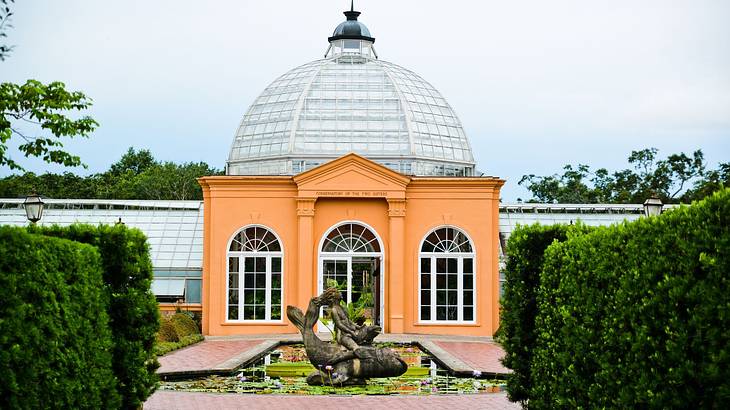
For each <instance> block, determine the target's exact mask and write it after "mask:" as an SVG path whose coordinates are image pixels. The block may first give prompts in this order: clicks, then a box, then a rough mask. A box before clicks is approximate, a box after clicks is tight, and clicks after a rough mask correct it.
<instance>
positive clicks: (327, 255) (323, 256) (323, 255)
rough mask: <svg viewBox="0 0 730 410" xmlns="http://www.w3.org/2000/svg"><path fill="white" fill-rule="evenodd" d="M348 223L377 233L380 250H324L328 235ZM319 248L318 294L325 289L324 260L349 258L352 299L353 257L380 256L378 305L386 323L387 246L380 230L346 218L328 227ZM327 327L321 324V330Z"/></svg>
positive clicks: (349, 284) (382, 322) (349, 296)
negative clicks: (379, 232)
mask: <svg viewBox="0 0 730 410" xmlns="http://www.w3.org/2000/svg"><path fill="white" fill-rule="evenodd" d="M347 224H356V225H361V226H363V227H365V228H366V229H368V230H369V231H370V232H371V233H372V234H373V235H375V239H376V241H377V243H378V246H379V247H380V252H323V251H322V249H323V247H324V244H325V242H326V240H327V237H328V236H329V235H330V233H332V231H334V230H335V229H337V228H339V227H340V226H343V225H347ZM317 250H318V254H319V255H318V258H317V259H318V261H317V294H318V295H319V294H322V292H323V291H324V285H325V284H324V261H325V260H347V272H348V275H347V276H348V279H347V281H348V286H347V287H348V290H347V294H348V300H350V299H351V295H352V289H351V287H352V286H351V285H352V282H351V281H352V278H351V272H352V258H353V257H360V256H362V257H373V258H379V259H380V306H378V309H380V320H381V326H382V325H383V324H384V323H385V321H386V319H385V284H386V283H387V282H386V277H385V275H386V260H385V247H384V244H383V239H382V238H381V237H380V235H379V234H378V231H376V230H375V229H374V228H373V227H372V226H370V225H368V224H367V223H365V222H363V221H359V220H344V221H340V222H337V223H336V224H334V225H332V226H330V227H329V228H327V229H326V230H325V232H324V234H323V235H322V237H321V238H320V240H319V245H318V247H317ZM324 329H325V327H324V325H322V324H321V322H320V324H319V330H320V331H324Z"/></svg>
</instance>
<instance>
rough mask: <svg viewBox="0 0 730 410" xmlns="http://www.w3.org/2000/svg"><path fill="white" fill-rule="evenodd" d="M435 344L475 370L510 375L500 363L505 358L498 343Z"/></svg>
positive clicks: (437, 341)
mask: <svg viewBox="0 0 730 410" xmlns="http://www.w3.org/2000/svg"><path fill="white" fill-rule="evenodd" d="M434 343H435V344H436V345H438V346H439V347H441V348H442V349H444V350H446V351H447V352H448V353H449V354H451V355H452V356H454V357H456V358H457V359H459V360H461V361H462V362H464V364H466V365H467V366H469V367H471V368H472V369H473V370H479V371H481V372H487V373H510V370H509V369H507V368H506V367H504V366H502V363H500V361H499V359H501V358H503V357H504V350H502V347H501V346H499V345H498V344H496V343H484V342H446V341H441V340H434Z"/></svg>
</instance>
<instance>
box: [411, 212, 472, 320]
mask: <svg viewBox="0 0 730 410" xmlns="http://www.w3.org/2000/svg"><path fill="white" fill-rule="evenodd" d="M444 228H449V229H453V230H455V231H458V232H459V233H461V234H463V235H464V236H465V237H466V238H467V239H468V240H469V244H470V245H471V249H472V252H422V251H421V249H423V244H424V242H425V241H426V238H428V237H429V235H431V233H433V232H435V231H438V230H439V229H444ZM476 254H477V252H476V248H475V247H474V241H473V240H472V239H471V236H469V234H467V233H466V232H465V231H464V230H463V229H461V228H459V227H456V226H452V225H441V226H437V227H435V228H433V229H431V230H429V231H428V233H426V235H425V236H424V237H423V239H422V240H421V242H420V245H419V246H418V262H417V263H418V277H417V281H418V309H417V311H418V323H419V324H429V325H434V324H435V325H460V324H476V322H477V300H478V298H477V258H476ZM425 258H429V259H430V261H431V263H430V264H431V271H430V272H427V273H428V274H429V275H430V281H431V289H430V290H429V292H430V295H429V297H430V300H429V306H430V313H431V319H429V320H424V319H423V318H422V316H421V308H422V307H423V303H422V301H421V275H423V274H424V272H422V271H421V269H422V265H421V260H422V259H425ZM438 258H444V259H457V278H456V283H457V319H456V320H448V319H446V320H438V319H436V292H437V288H436V259H438ZM464 259H471V260H472V273H471V275H472V276H473V279H472V289H471V291H472V295H473V296H472V297H473V300H472V305H471V306H472V320H464V291H465V289H464ZM466 290H468V289H466ZM446 297H447V300H448V293H447V296H446ZM447 317H448V313H447Z"/></svg>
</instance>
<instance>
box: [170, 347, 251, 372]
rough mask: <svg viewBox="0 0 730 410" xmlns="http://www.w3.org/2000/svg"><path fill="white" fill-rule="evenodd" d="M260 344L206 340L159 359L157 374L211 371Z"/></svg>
mask: <svg viewBox="0 0 730 410" xmlns="http://www.w3.org/2000/svg"><path fill="white" fill-rule="evenodd" d="M260 343H261V340H226V341H217V340H216V341H208V340H206V341H203V342H200V343H197V344H194V345H192V346H190V347H186V348H184V349H180V350H176V351H174V352H172V353H170V354H168V355H165V356H162V357H160V358H159V360H160V368H159V369H158V370H157V373H173V372H197V371H203V370H207V369H213V368H216V367H219V366H220V365H221V364H223V363H225V362H226V361H228V360H229V359H231V358H232V357H235V356H237V355H239V354H241V352H244V351H246V350H249V349H251V348H253V347H254V346H256V345H259V344H260Z"/></svg>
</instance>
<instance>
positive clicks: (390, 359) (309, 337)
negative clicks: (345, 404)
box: [286, 288, 408, 386]
mask: <svg viewBox="0 0 730 410" xmlns="http://www.w3.org/2000/svg"><path fill="white" fill-rule="evenodd" d="M323 306H329V308H330V312H331V314H332V319H333V322H334V326H335V329H336V331H337V332H336V333H337V339H336V343H329V342H325V341H323V340H321V339H320V338H319V337H317V333H316V332H315V331H314V325H315V324H316V323H317V320H318V319H319V310H320V308H321V307H323ZM286 314H287V317H288V318H289V320H290V321H291V322H292V323H293V324H294V326H296V327H297V329H299V331H300V332H301V334H302V340H303V341H304V348H305V350H306V352H307V356H308V357H309V361H310V362H311V363H312V365H314V367H316V368H317V369H318V370H315V371H314V372H313V373H312V374H310V375H309V376H307V383H309V384H310V385H323V384H331V385H333V386H352V385H362V384H366V382H367V379H369V378H373V377H397V376H400V375H402V374H403V373H405V372H406V370H407V369H408V365H407V364H406V363H405V362H404V361H403V359H401V358H400V356H398V354H397V353H395V352H394V351H393V350H391V349H389V348H382V347H381V348H378V347H374V346H372V342H373V339H374V338H375V336H377V335H378V333H380V330H381V329H380V326H368V325H357V324H355V323H353V322H352V321H351V320H350V318H349V317H348V316H347V312H346V311H345V310H344V308H343V307H342V305H341V304H340V292H339V291H338V290H337V289H335V288H329V289H327V290H325V291H324V292H323V293H322V294H321V295H319V296H316V297H313V298H312V299H311V300H310V301H309V306H308V308H307V312H306V314H305V313H302V311H301V310H300V309H299V308H297V307H295V306H287V307H286Z"/></svg>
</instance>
